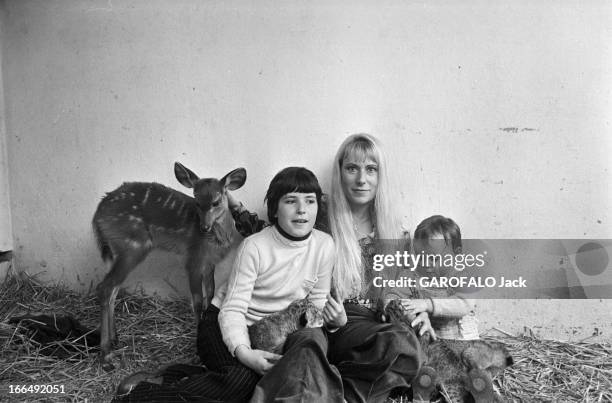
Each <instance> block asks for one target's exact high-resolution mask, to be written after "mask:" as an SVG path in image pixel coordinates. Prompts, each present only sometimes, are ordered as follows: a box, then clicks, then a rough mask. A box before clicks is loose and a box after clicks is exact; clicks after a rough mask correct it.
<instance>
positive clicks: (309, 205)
mask: <svg viewBox="0 0 612 403" xmlns="http://www.w3.org/2000/svg"><path fill="white" fill-rule="evenodd" d="M321 194H322V192H321V188H320V186H319V183H318V181H317V179H316V177H315V175H314V174H313V173H312V172H310V171H309V170H307V169H305V168H296V167H290V168H285V169H283V170H282V171H280V172H279V173H278V174H277V175H276V176H275V177H274V179H273V180H272V182H271V183H270V187H269V189H268V192H267V194H266V201H267V206H268V219H269V221H270V223H271V224H272V225H271V226H269V227H266V228H264V229H263V230H261V231H260V232H258V233H256V234H254V235H252V236H250V237H248V238H246V239H245V240H244V241H243V243H242V244H241V245H240V247H239V249H238V252H237V256H236V260H235V262H234V266H233V268H232V273H231V274H230V277H229V280H228V283H227V292H226V294H225V299H224V301H223V304H222V305H221V311H220V313H219V326H220V328H221V334H222V336H223V341H224V342H225V345H226V346H227V348H228V350H229V353H230V354H231V355H232V356H234V357H236V358H237V359H238V361H239V362H240V363H241V364H243V365H245V366H246V367H248V368H250V369H252V370H253V371H255V372H256V373H258V374H260V375H263V374H265V373H267V372H268V371H270V370H271V369H272V368H273V367H274V366H275V364H276V365H277V366H278V365H280V366H281V367H282V368H283V373H282V374H278V375H285V376H280V377H281V378H285V379H275V380H272V381H271V382H270V383H272V385H270V387H271V388H277V387H280V388H282V389H283V390H284V391H287V389H288V388H287V384H286V382H287V380H291V379H301V383H303V382H304V381H305V380H304V378H302V377H301V375H300V374H299V373H300V366H304V365H312V364H313V363H312V362H309V363H300V362H298V360H294V361H293V362H291V363H287V362H285V363H284V364H282V362H283V360H281V357H280V356H278V355H276V354H272V353H269V352H265V351H261V350H254V349H252V348H251V343H250V340H249V334H248V330H247V326H249V325H251V324H253V323H255V322H256V321H258V320H260V319H262V318H263V317H265V316H267V315H269V314H271V313H274V312H278V311H280V310H283V309H285V308H286V307H287V306H288V305H289V304H290V303H291V302H292V301H295V300H297V299H301V298H304V297H306V296H308V297H309V298H310V300H311V301H312V302H313V303H314V304H315V305H316V306H318V307H319V308H321V309H322V310H323V319H324V321H325V324H326V326H328V327H331V328H335V327H340V326H343V325H344V324H345V323H346V314H345V313H344V308H343V306H342V303H341V301H337V300H335V299H334V298H332V297H331V296H328V295H329V294H330V286H331V278H332V268H333V265H334V261H335V248H334V244H333V241H332V238H331V237H330V236H329V235H328V234H326V233H324V232H321V231H318V230H316V229H313V226H314V224H315V222H316V219H317V213H318V206H319V203H320V201H321ZM215 302H216V301H213V304H214V303H215ZM300 332H302V333H304V334H307V333H309V332H310V333H312V335H313V337H314V338H316V339H317V340H318V343H319V344H320V345H321V349H322V350H324V351H323V354H322V357H325V353H326V352H327V351H326V350H327V344H326V343H327V340H326V338H325V337H324V334H323V332H322V330H321V329H305V330H303V331H298V333H300ZM317 332H318V333H317ZM319 333H320V334H319ZM308 337H310V336H307V338H308ZM294 339H295V338H294ZM290 340H291V338H290V339H288V341H287V343H286V345H285V356H284V357H283V358H284V359H285V361H286V360H291V358H290V357H288V356H287V354H288V353H289V350H290V349H291V348H292V347H295V346H291V343H290ZM288 344H289V346H288ZM297 344H299V342H298V343H297ZM298 347H299V346H298ZM290 355H291V354H290ZM293 355H295V354H293ZM279 360H280V361H279ZM277 361H279V363H278V364H277ZM324 361H325V362H319V365H321V366H324V367H326V368H325V371H324V373H325V372H326V373H329V371H330V368H328V366H329V364H328V363H327V362H326V359H325V358H324ZM311 369H312V368H311ZM277 371H278V370H277ZM286 371H290V372H292V375H294V374H297V376H296V377H294V376H290V375H288V374H287V372H286ZM331 371H332V373H334V371H333V370H331ZM278 377H279V376H277V378H278ZM270 378H273V377H270ZM279 382H282V385H279V384H278V383H279ZM330 383H331V384H333V385H334V387H335V391H334V392H330V393H336V394H339V396H342V386H341V381H340V378H339V375H338V376H337V379H334V380H333V381H332V382H330ZM260 386H261V383H260ZM300 387H303V385H302V386H300ZM314 387H315V385H313V388H314ZM316 387H320V385H317V386H316ZM330 389H333V388H330ZM273 393H274V394H275V393H277V392H272V391H266V390H260V388H259V386H258V391H257V392H256V394H257V399H259V400H266V397H265V395H267V394H270V395H271V394H273Z"/></svg>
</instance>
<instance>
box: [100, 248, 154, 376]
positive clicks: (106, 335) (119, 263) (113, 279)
mask: <svg viewBox="0 0 612 403" xmlns="http://www.w3.org/2000/svg"><path fill="white" fill-rule="evenodd" d="M148 252H149V251H148V250H147V249H137V250H132V251H131V252H130V253H126V254H123V255H116V257H115V260H114V262H113V263H112V267H111V270H110V271H109V273H108V274H107V275H106V277H104V280H102V282H101V283H100V285H99V286H98V298H99V300H100V304H101V307H102V309H101V311H102V318H101V322H100V358H101V361H102V363H104V364H106V363H108V362H109V360H110V352H111V338H112V337H113V335H112V334H111V332H114V331H115V323H114V312H113V311H114V309H115V306H114V302H115V297H116V296H117V292H118V291H119V286H120V285H121V284H122V283H123V281H124V280H125V278H126V277H127V276H128V274H129V273H130V272H131V271H132V270H133V269H134V268H135V267H136V266H137V265H138V263H140V262H142V261H143V260H144V258H145V257H146V256H147V254H148ZM110 367H111V368H112V366H110Z"/></svg>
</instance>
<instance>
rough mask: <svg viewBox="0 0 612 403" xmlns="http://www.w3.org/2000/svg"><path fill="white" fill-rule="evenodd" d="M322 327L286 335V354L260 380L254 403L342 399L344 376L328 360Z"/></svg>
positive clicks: (295, 402) (325, 337)
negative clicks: (342, 377) (341, 376)
mask: <svg viewBox="0 0 612 403" xmlns="http://www.w3.org/2000/svg"><path fill="white" fill-rule="evenodd" d="M327 347H328V341H327V335H326V333H325V331H324V330H323V329H321V328H305V329H301V330H298V331H297V332H295V333H293V334H292V335H290V336H289V337H288V338H287V341H286V342H285V347H284V352H283V358H282V359H281V360H280V361H278V362H277V363H276V364H275V365H274V367H273V368H272V369H271V370H270V371H269V372H268V373H267V374H266V375H265V376H264V377H263V378H261V380H260V381H259V383H258V384H257V387H256V388H255V392H254V393H253V397H252V399H251V403H268V402H285V403H310V402H330V403H333V402H340V403H341V402H342V401H343V388H342V379H341V378H340V373H339V372H338V370H337V369H336V368H335V367H334V366H332V365H330V364H329V362H328V361H327V357H326V354H327Z"/></svg>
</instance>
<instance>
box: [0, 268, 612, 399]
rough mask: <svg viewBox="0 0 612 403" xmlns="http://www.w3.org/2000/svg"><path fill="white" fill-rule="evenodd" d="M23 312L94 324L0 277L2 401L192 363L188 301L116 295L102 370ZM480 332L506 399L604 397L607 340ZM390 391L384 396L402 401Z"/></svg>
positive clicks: (108, 392) (54, 295)
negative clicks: (504, 353) (48, 343)
mask: <svg viewBox="0 0 612 403" xmlns="http://www.w3.org/2000/svg"><path fill="white" fill-rule="evenodd" d="M24 314H51V315H52V314H55V315H64V314H70V315H72V316H74V317H75V318H76V319H77V320H78V321H79V322H81V324H83V325H84V326H86V327H88V328H90V329H95V328H96V327H97V326H98V317H99V306H98V303H97V301H96V298H95V296H93V295H91V294H89V295H83V294H79V293H75V292H73V291H70V290H69V289H67V288H66V287H64V286H61V285H44V284H41V283H40V282H38V281H37V280H36V279H35V278H32V277H30V276H27V275H24V274H21V275H15V274H14V273H12V272H11V271H10V270H9V275H7V277H6V278H5V279H4V280H3V281H2V283H1V284H0V346H1V349H2V355H1V356H0V400H2V401H9V402H12V401H15V402H17V401H19V402H21V401H43V402H47V401H49V402H56V401H79V402H82V401H90V402H102V401H110V399H111V398H112V396H113V394H114V392H115V389H116V387H117V385H118V384H119V382H120V381H121V380H122V379H123V378H124V377H125V376H127V375H129V374H131V373H133V372H137V371H143V370H145V371H155V370H157V369H159V368H160V367H162V366H165V365H168V364H172V363H178V362H183V363H195V362H196V361H197V358H196V356H195V348H194V346H195V333H194V329H193V322H192V313H191V310H190V308H189V303H188V301H186V300H179V299H170V300H168V299H161V298H159V297H157V296H148V295H145V294H144V293H142V292H140V293H136V294H121V293H120V295H119V296H118V298H117V307H116V323H117V329H118V333H119V339H120V343H119V347H118V349H117V350H116V358H115V361H114V363H115V364H116V367H117V369H116V370H114V371H111V372H105V371H104V370H103V369H102V368H101V366H100V365H99V363H98V361H97V350H96V349H95V347H88V346H82V345H80V344H78V345H77V344H75V345H74V348H75V350H74V351H76V352H74V353H72V354H71V355H70V356H69V357H68V358H65V359H57V358H54V357H49V356H45V355H42V354H41V353H40V345H38V344H37V343H36V342H35V341H34V340H32V339H31V338H29V337H27V336H25V335H24V334H23V332H22V331H21V329H19V328H17V327H16V326H13V325H8V324H7V322H8V319H9V318H10V317H14V316H19V315H24ZM490 333H495V336H491V335H489V336H485V337H484V338H485V339H491V340H496V341H501V342H504V343H506V345H507V346H508V349H509V350H510V352H511V353H512V355H513V357H514V359H515V365H514V366H513V367H511V368H508V369H507V370H506V371H505V372H504V373H503V374H502V375H501V376H499V377H498V378H496V380H495V382H496V386H497V388H498V390H499V391H500V393H502V395H503V396H505V397H506V399H507V400H508V401H517V402H535V401H545V402H611V401H612V346H611V345H610V344H608V343H587V342H580V343H569V342H561V341H554V340H542V339H538V338H535V337H533V336H532V335H519V336H517V335H511V334H508V333H506V332H503V331H495V330H494V331H493V332H490ZM10 385H15V386H16V385H26V386H27V385H58V386H63V389H64V393H63V394H59V393H58V394H41V393H39V394H32V393H26V394H14V393H13V394H10V393H9V391H10ZM407 401H409V400H408V399H407V398H406V397H403V396H398V397H394V398H391V399H389V402H402V403H403V402H407Z"/></svg>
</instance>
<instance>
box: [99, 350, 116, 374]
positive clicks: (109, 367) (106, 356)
mask: <svg viewBox="0 0 612 403" xmlns="http://www.w3.org/2000/svg"><path fill="white" fill-rule="evenodd" d="M112 356H113V354H112V353H105V352H104V351H100V356H99V357H98V360H99V361H100V366H101V367H102V369H103V370H104V371H105V372H110V371H113V370H114V369H115V366H114V365H113V364H112V363H111V358H112Z"/></svg>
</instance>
